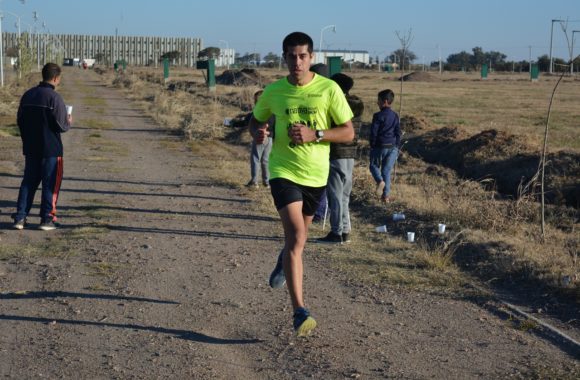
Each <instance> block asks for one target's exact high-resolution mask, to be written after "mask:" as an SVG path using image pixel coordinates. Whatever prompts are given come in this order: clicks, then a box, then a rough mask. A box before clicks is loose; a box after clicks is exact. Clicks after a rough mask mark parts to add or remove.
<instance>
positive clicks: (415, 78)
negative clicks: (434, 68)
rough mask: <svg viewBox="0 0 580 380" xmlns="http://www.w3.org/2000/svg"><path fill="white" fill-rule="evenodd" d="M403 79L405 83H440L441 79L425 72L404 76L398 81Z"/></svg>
mask: <svg viewBox="0 0 580 380" xmlns="http://www.w3.org/2000/svg"><path fill="white" fill-rule="evenodd" d="M401 79H403V81H404V82H438V81H439V79H438V78H435V77H434V76H433V75H431V74H429V73H427V72H424V71H415V72H412V73H409V74H406V75H403V76H402V77H400V78H399V79H398V80H401Z"/></svg>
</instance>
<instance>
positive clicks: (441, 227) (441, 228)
mask: <svg viewBox="0 0 580 380" xmlns="http://www.w3.org/2000/svg"><path fill="white" fill-rule="evenodd" d="M437 232H439V234H440V235H443V234H444V233H445V224H443V223H439V224H438V225H437Z"/></svg>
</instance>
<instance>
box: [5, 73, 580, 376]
mask: <svg viewBox="0 0 580 380" xmlns="http://www.w3.org/2000/svg"><path fill="white" fill-rule="evenodd" d="M63 83H64V91H65V93H66V94H67V97H68V98H65V101H66V102H67V103H70V104H74V105H75V109H74V116H75V120H76V122H75V126H74V128H73V129H72V130H71V131H70V132H69V133H67V134H65V135H64V143H65V160H64V162H65V169H64V171H65V178H64V181H63V186H62V192H61V196H60V200H59V206H60V207H59V212H60V218H61V219H60V220H61V222H62V223H63V228H61V229H59V230H57V231H52V232H41V231H38V230H36V229H35V228H34V227H36V223H38V221H37V218H36V217H34V218H31V222H32V224H33V225H32V226H31V227H32V228H29V229H26V230H24V231H13V230H11V229H10V219H9V214H10V213H12V212H13V208H14V204H15V199H16V196H17V192H18V186H19V183H20V176H21V170H22V165H23V159H22V156H21V155H20V141H19V139H18V138H7V137H2V138H0V149H1V150H2V152H1V153H0V210H1V214H2V218H1V222H0V244H2V246H3V247H4V248H3V249H4V252H5V251H6V250H7V249H6V247H10V249H11V250H13V254H11V255H6V253H5V256H6V257H4V258H2V257H1V256H0V377H4V378H19V379H20V378H22V379H23V378H75V379H76V378H83V379H85V378H86V379H97V378H103V379H110V378H123V379H125V378H135V379H149V378H200V379H206V378H208V379H209V378H224V379H234V378H236V379H256V378H257V379H260V378H265V379H267V378H275V379H290V378H308V377H314V378H325V379H327V378H328V379H335V378H337V379H338V378H401V379H423V378H438V379H468V378H483V379H492V378H505V377H508V376H510V375H512V376H515V377H516V378H518V377H521V378H528V377H530V376H532V377H533V376H538V377H550V376H553V377H566V376H570V375H571V376H578V374H580V367H579V364H578V362H577V361H576V360H575V359H574V357H573V356H572V354H571V353H570V352H566V350H564V349H562V348H560V347H558V346H556V345H554V344H552V343H551V342H550V341H548V340H545V339H543V338H542V337H541V336H538V335H537V334H534V333H533V331H522V330H521V329H515V328H513V327H512V326H511V324H509V323H508V322H506V321H505V320H504V319H502V318H501V317H500V314H499V313H498V312H497V308H496V305H495V304H494V303H493V302H492V301H489V300H481V299H480V300H472V299H466V298H462V297H457V298H450V297H446V296H441V295H436V294H427V293H420V292H413V291H409V290H405V289H403V288H397V287H392V288H373V287H367V286H362V285H357V284H355V283H351V282H349V281H347V280H346V279H345V278H343V277H342V276H341V274H340V273H336V272H334V271H333V270H331V267H330V256H331V255H332V251H331V250H329V249H328V248H322V247H317V246H315V245H314V244H309V245H308V246H307V250H306V258H305V271H306V278H305V289H306V300H307V302H308V304H309V306H310V307H311V310H312V312H313V313H314V316H315V318H316V319H317V321H318V323H319V328H317V330H315V333H314V334H313V335H312V336H311V337H309V338H307V339H297V338H295V337H294V336H293V334H292V330H291V314H292V312H291V308H290V305H289V299H288V296H287V293H286V290H285V289H283V290H276V291H274V290H272V289H270V288H269V287H268V285H267V277H268V275H269V273H270V270H271V268H272V266H273V264H274V262H275V260H276V256H277V253H278V251H279V248H280V247H281V244H282V231H281V226H280V223H279V221H278V220H277V218H273V217H271V216H268V215H263V214H260V213H259V212H256V211H255V210H253V208H252V204H251V202H250V201H249V200H248V199H246V198H244V197H243V195H242V194H240V193H239V192H238V191H237V190H235V189H231V188H227V187H223V186H219V185H216V184H215V183H213V182H212V181H211V179H210V176H209V174H208V172H207V170H208V169H207V166H208V165H207V160H211V157H197V156H195V155H194V154H193V153H191V152H190V151H188V150H187V148H186V146H185V144H184V143H183V142H182V141H181V140H180V138H178V137H175V136H172V135H170V134H169V133H167V132H166V131H165V130H164V129H163V128H162V126H159V125H156V124H155V123H154V122H153V121H152V120H151V119H149V118H147V117H145V116H143V114H142V112H141V111H140V110H139V109H138V108H137V107H136V106H135V105H134V104H132V103H131V102H130V101H129V100H127V99H126V97H125V96H124V95H123V94H122V93H121V92H119V91H117V90H115V89H112V88H108V87H106V86H104V85H103V84H102V83H101V82H100V81H99V78H98V77H97V75H96V74H95V73H93V72H90V71H84V70H78V69H68V70H65V72H64V80H63ZM89 97H91V98H98V99H103V104H95V102H88V101H87V100H86V99H87V98H89ZM95 126H100V127H102V128H101V129H98V128H95ZM244 179H245V176H244V178H241V179H240V182H242V181H243V180H244ZM35 212H37V209H33V213H35ZM353 244H355V243H353ZM17 247H18V248H17ZM26 247H32V248H26ZM571 378H572V377H571Z"/></svg>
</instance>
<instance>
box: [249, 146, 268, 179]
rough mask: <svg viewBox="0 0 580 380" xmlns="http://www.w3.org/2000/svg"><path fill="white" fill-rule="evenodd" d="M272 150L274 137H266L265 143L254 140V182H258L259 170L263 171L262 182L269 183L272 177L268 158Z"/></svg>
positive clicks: (251, 167)
mask: <svg viewBox="0 0 580 380" xmlns="http://www.w3.org/2000/svg"><path fill="white" fill-rule="evenodd" d="M271 151H272V139H271V138H269V137H268V138H266V140H265V141H264V143H263V144H256V143H255V142H254V141H252V155H251V156H250V172H251V175H252V179H251V180H250V181H251V182H252V183H258V172H259V171H260V169H261V171H262V183H264V184H267V183H268V180H269V179H270V171H269V169H268V158H269V157H270V152H271Z"/></svg>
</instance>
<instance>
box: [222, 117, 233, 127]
mask: <svg viewBox="0 0 580 380" xmlns="http://www.w3.org/2000/svg"><path fill="white" fill-rule="evenodd" d="M231 124H232V119H231V118H229V117H226V118H224V125H225V126H226V127H229V126H230V125H231Z"/></svg>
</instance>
